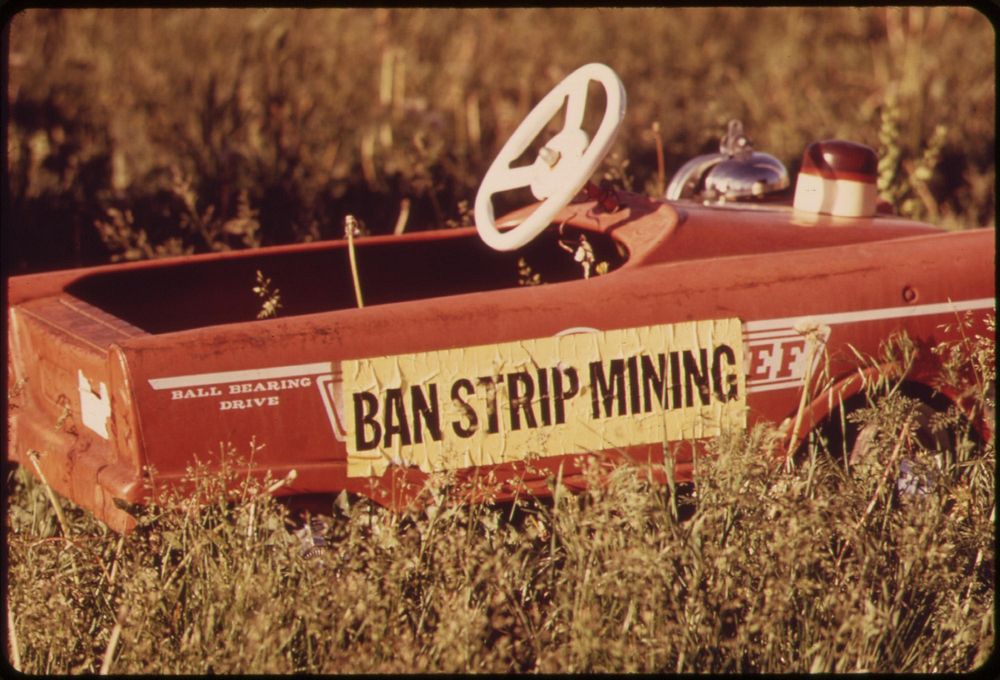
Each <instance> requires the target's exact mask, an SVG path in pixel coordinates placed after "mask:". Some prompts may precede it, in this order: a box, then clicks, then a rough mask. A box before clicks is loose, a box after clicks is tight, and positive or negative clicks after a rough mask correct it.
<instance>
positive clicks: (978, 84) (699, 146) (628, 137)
mask: <svg viewBox="0 0 1000 680" xmlns="http://www.w3.org/2000/svg"><path fill="white" fill-rule="evenodd" d="M993 45H994V34H993V29H992V26H991V25H990V22H989V21H988V19H987V18H986V17H985V16H983V15H982V14H980V13H979V12H977V11H976V10H974V9H971V8H962V7H935V8H930V7H913V8H827V9H806V8H774V9H756V8H687V9H639V8H630V9H598V8H592V9H568V8H560V9H424V10H407V9H393V10H389V9H377V10H373V9H313V10H309V9H271V10H268V9H224V10H223V9H164V10H160V9H54V10H43V9H32V10H27V11H25V12H22V13H20V14H18V15H16V16H14V18H13V21H12V23H11V25H10V34H9V46H10V60H9V76H10V79H9V89H8V100H7V102H8V106H9V109H8V110H9V113H10V126H9V137H8V168H7V174H6V175H5V178H4V180H5V183H4V190H5V192H7V193H6V194H5V197H4V201H3V204H4V208H5V210H6V213H5V216H4V217H5V219H4V224H5V225H6V226H5V232H6V235H7V237H8V239H9V240H8V245H9V247H8V248H6V249H5V251H6V254H5V256H6V257H7V259H8V263H9V264H11V265H12V266H13V267H14V269H15V271H19V270H28V269H31V270H37V269H44V268H52V267H57V266H67V265H73V264H82V263H94V262H102V261H106V260H107V259H108V258H109V257H110V256H119V257H124V258H139V257H153V256H158V255H163V254H177V253H182V252H189V251H204V250H211V249H224V248H235V247H246V246H254V245H265V244H270V243H280V242H289V241H296V240H308V239H318V238H337V237H339V236H340V232H339V225H340V224H342V222H343V218H344V215H346V214H348V213H350V214H353V215H356V216H357V217H358V218H359V219H360V220H362V221H363V222H365V223H366V224H367V225H368V226H369V228H370V229H371V230H372V231H374V232H381V233H388V232H391V231H392V230H393V227H394V225H395V224H396V223H397V221H398V219H399V217H400V215H401V214H403V213H405V214H406V215H407V217H406V224H405V226H406V228H408V229H420V228H429V227H443V226H447V225H449V224H458V223H462V222H463V221H466V222H467V221H468V207H469V206H470V205H471V204H472V200H473V198H474V195H475V191H476V188H477V186H478V182H479V179H480V178H481V176H482V175H483V173H484V171H485V169H486V167H487V164H488V162H489V161H490V159H491V158H492V157H493V155H494V154H495V153H496V152H497V150H498V149H499V147H500V145H501V144H502V143H503V141H504V140H505V139H506V138H507V136H508V135H509V134H510V133H511V132H512V130H513V129H514V127H515V126H516V125H517V123H518V122H519V121H520V120H521V119H522V118H523V116H524V115H525V114H526V113H527V111H528V110H530V108H531V106H532V105H533V104H534V103H535V102H536V101H537V100H538V99H539V98H540V97H541V96H542V95H543V94H544V93H545V92H546V91H547V90H548V89H549V88H551V87H552V85H553V84H555V83H556V82H557V81H558V80H559V79H561V78H562V77H563V76H564V75H565V74H567V73H568V72H569V71H571V70H572V69H574V68H575V67H577V66H578V65H580V64H582V63H585V62H588V61H603V62H605V63H608V64H609V65H611V66H612V67H613V68H614V69H615V70H616V71H617V72H618V73H619V74H620V75H621V77H622V79H623V81H624V82H625V84H626V87H627V89H628V96H629V108H628V115H627V118H626V121H625V129H624V131H623V133H622V134H621V135H620V137H619V142H618V144H617V147H616V149H615V150H614V154H615V156H614V158H613V159H612V161H611V166H610V167H609V172H611V174H613V175H616V177H617V178H618V179H620V180H621V181H622V183H623V184H627V185H628V186H631V187H633V188H634V189H636V190H638V191H646V192H649V193H653V194H659V195H662V191H663V189H664V187H663V186H662V185H663V181H664V178H662V177H660V176H659V174H658V165H657V145H658V143H657V138H658V137H659V138H660V139H661V140H662V143H663V145H664V150H665V165H666V170H667V177H669V174H670V173H671V172H672V171H673V170H675V169H676V168H678V167H679V166H680V165H681V163H683V161H685V160H686V159H687V158H689V157H691V156H693V155H695V154H696V153H699V152H704V151H706V150H711V149H714V148H715V146H716V145H717V143H718V138H719V137H720V136H721V134H722V133H723V132H724V126H725V123H726V121H727V120H728V119H729V118H731V117H734V116H735V117H741V118H742V119H743V120H744V122H745V123H746V127H747V130H748V131H749V133H750V134H751V136H752V138H753V139H754V141H755V143H756V144H757V147H758V148H761V149H764V150H768V151H770V152H771V153H774V154H775V155H777V156H778V157H779V158H780V159H781V160H783V161H784V162H785V163H786V164H787V165H788V166H789V168H790V170H792V171H793V172H794V171H795V170H796V169H797V166H798V164H799V159H800V158H801V154H802V151H803V149H804V147H805V145H806V144H807V143H808V142H810V141H813V140H816V139H823V138H830V137H845V138H849V139H854V140H856V141H860V142H863V143H867V144H870V145H872V146H873V147H876V148H879V149H880V151H881V153H882V155H883V157H884V158H887V159H888V160H886V161H885V163H884V167H883V171H884V173H883V174H884V179H885V181H886V182H887V183H888V185H887V188H888V189H891V191H890V192H889V194H890V197H891V198H892V199H893V200H894V201H895V202H896V203H897V206H898V207H899V208H900V209H901V210H902V211H903V212H904V213H906V214H911V215H913V216H916V217H927V218H933V219H935V221H937V222H941V223H944V224H946V225H949V226H952V227H974V226H978V225H985V224H992V223H993V220H994V205H995V198H994V183H995V181H994V178H995V170H994V167H995V158H994V140H995V130H994V119H995V110H996V102H995V99H996V93H995V70H996V64H995V58H994V50H993ZM887 121H888V122H887ZM656 125H658V126H659V132H657V131H655V130H654V126H656ZM938 126H943V131H942V132H937V130H938ZM933 145H936V146H937V149H936V152H935V153H933V154H931V156H932V157H930V158H926V156H927V154H926V153H925V151H926V150H927V149H928V148H930V147H931V146H933ZM616 168H617V169H618V170H621V171H622V172H617V173H616V172H615V169H616ZM922 168H923V169H922ZM890 185H891V186H890Z"/></svg>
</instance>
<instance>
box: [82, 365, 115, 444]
mask: <svg viewBox="0 0 1000 680" xmlns="http://www.w3.org/2000/svg"><path fill="white" fill-rule="evenodd" d="M76 373H77V379H78V385H79V389H80V415H81V416H82V418H83V424H84V426H86V427H88V428H89V429H91V430H93V431H94V432H96V433H97V434H99V435H100V436H102V437H104V438H105V439H107V438H108V422H107V421H108V418H110V417H111V397H110V396H108V386H107V385H105V384H104V383H100V384H99V387H98V389H99V390H100V395H97V394H94V391H93V389H92V388H91V386H90V381H89V380H87V377H86V376H85V375H84V374H83V371H81V370H79V369H77V372H76Z"/></svg>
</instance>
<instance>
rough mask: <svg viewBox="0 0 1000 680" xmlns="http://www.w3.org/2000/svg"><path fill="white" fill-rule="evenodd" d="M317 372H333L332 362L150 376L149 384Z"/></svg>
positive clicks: (203, 382)
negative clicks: (168, 376) (164, 376)
mask: <svg viewBox="0 0 1000 680" xmlns="http://www.w3.org/2000/svg"><path fill="white" fill-rule="evenodd" d="M318 373H333V362H331V361H321V362H319V363H316V364H297V365H295V366H275V367H273V368H252V369H249V370H245V371H223V372H222V373H195V374H193V375H178V376H174V377H172V378H150V380H149V384H150V386H151V387H152V388H153V389H154V390H171V389H178V388H182V387H198V386H201V385H218V384H221V383H233V382H250V381H254V380H275V379H278V378H295V377H297V376H300V375H316V374H318Z"/></svg>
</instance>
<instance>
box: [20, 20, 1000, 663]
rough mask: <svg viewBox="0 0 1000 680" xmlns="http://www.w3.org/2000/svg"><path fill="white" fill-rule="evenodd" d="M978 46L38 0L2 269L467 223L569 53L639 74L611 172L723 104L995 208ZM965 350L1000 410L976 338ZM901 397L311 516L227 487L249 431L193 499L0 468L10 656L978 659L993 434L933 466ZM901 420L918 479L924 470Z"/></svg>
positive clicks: (947, 36)
mask: <svg viewBox="0 0 1000 680" xmlns="http://www.w3.org/2000/svg"><path fill="white" fill-rule="evenodd" d="M994 41H995V36H994V33H993V29H992V26H991V25H990V23H989V21H988V20H987V19H986V18H985V17H984V16H982V15H981V14H979V13H978V12H976V11H974V10H970V9H966V8H910V9H898V8H892V9H881V8H844V9H835V10H822V9H797V8H791V9H750V8H741V9H709V8H706V9H684V10H674V9H669V10H667V9H655V10H654V9H649V10H638V9H615V10H610V9H608V10H601V9H587V10H570V9H558V10H543V9H532V10H527V9H524V10H426V11H414V10H369V9H344V10H262V9H250V10H197V9H183V10H154V9H141V10H95V9H81V10H31V11H28V12H26V13H24V14H21V15H18V16H17V17H15V19H14V21H13V23H12V25H11V28H10V34H9V47H10V59H9V76H10V77H9V92H8V107H9V108H8V111H9V113H10V119H9V123H10V125H9V136H8V148H7V151H8V156H7V159H8V167H7V168H6V172H5V174H4V184H3V190H4V194H3V201H2V209H3V211H4V212H3V224H4V227H3V236H4V261H5V265H6V266H7V271H8V272H10V273H17V272H25V271H38V270H45V269H51V268H56V267H62V266H73V265H78V264H95V263H103V262H107V261H110V260H120V259H137V258H146V257H158V256H162V255H169V254H176V253H182V252H204V251H209V250H220V249H226V248H242V247H255V246H260V245H267V244H273V243H283V242H291V241H302V240H312V239H321V238H335V237H339V236H340V235H341V234H342V233H343V232H342V224H343V219H344V217H345V215H346V214H348V213H351V214H354V215H356V216H357V217H358V218H359V219H361V220H363V221H364V222H365V223H366V225H367V227H368V228H369V229H370V230H371V231H373V232H377V233H385V232H389V231H392V229H393V226H394V225H395V224H396V222H397V220H398V218H399V214H400V212H401V211H405V210H407V209H408V210H409V217H408V221H407V224H406V227H407V229H427V228H434V227H447V226H451V225H456V224H461V223H463V222H464V221H467V220H468V206H469V205H471V203H472V201H473V199H474V196H475V191H476V188H477V186H478V181H479V178H480V177H481V176H482V174H483V172H484V171H485V169H486V167H488V164H489V162H490V160H491V158H492V156H493V154H495V153H496V151H497V150H498V149H499V147H500V145H501V144H502V143H503V141H504V140H505V139H506V137H507V135H509V134H510V132H511V131H512V130H513V129H514V127H515V126H516V125H517V124H518V122H519V121H520V120H521V118H522V117H523V116H524V114H525V113H526V112H527V111H528V110H530V108H531V106H532V105H533V103H534V102H535V101H537V100H538V99H539V98H540V97H541V96H542V95H543V94H544V93H545V92H546V91H547V90H548V89H549V88H550V87H551V86H552V85H553V84H554V83H556V82H557V81H558V80H559V79H561V78H562V77H563V76H564V75H565V74H566V73H568V72H569V71H571V70H572V69H573V68H575V67H576V66H578V65H579V64H582V63H585V62H589V61H602V62H605V63H607V64H609V65H611V66H612V67H613V68H614V69H615V70H616V71H617V72H618V73H619V75H620V76H621V77H622V79H623V81H624V82H625V85H626V88H627V90H628V96H629V108H628V112H627V117H626V121H625V127H624V130H623V131H622V133H621V134H620V135H619V138H618V139H619V141H618V142H616V147H615V152H614V155H613V156H612V158H610V159H609V161H608V162H607V163H606V165H605V168H604V169H603V171H604V172H605V173H606V174H607V175H609V176H611V177H613V178H614V179H615V181H616V182H618V183H619V185H623V186H626V187H631V188H632V189H633V190H636V191H641V192H648V193H651V194H660V193H662V191H663V181H662V178H661V177H659V176H658V174H657V161H656V146H657V134H659V135H660V137H661V139H662V143H663V145H664V148H665V151H666V168H667V177H669V175H670V173H671V172H672V171H673V170H675V169H676V168H677V167H679V166H680V165H681V163H683V162H684V160H686V159H687V158H689V157H690V156H692V155H694V154H696V153H702V152H705V151H709V150H714V148H715V147H716V145H717V143H718V138H719V137H720V136H721V135H722V133H723V132H724V129H725V124H726V122H727V121H728V120H729V119H730V118H732V117H741V118H742V119H743V120H744V123H745V124H746V127H747V129H748V131H749V133H750V135H751V137H752V138H753V140H754V142H755V145H756V147H757V148H758V149H761V150H765V151H768V152H770V153H773V154H774V155H776V156H777V157H778V158H780V159H781V160H782V161H784V162H785V163H786V165H787V166H788V167H789V170H790V171H791V172H792V173H794V172H795V171H796V170H797V167H798V164H799V158H800V156H801V153H802V150H803V148H804V147H805V145H806V144H807V143H808V142H810V141H813V140H815V139H824V138H830V137H843V138H848V139H854V140H857V141H861V142H864V143H867V144H870V145H871V146H873V147H875V148H878V149H879V152H880V156H881V158H882V162H881V164H880V178H881V180H882V182H883V185H882V189H883V193H884V196H885V197H886V198H888V199H889V200H891V201H893V202H894V203H895V205H896V206H897V209H898V210H899V211H900V212H902V213H904V214H907V215H912V216H915V217H919V218H925V219H929V220H932V221H935V222H940V223H942V224H944V225H946V226H948V227H950V228H956V229H958V228H975V227H980V226H987V225H989V226H992V225H993V224H994V219H995V218H994V211H995V193H994V184H995V157H994V153H995V129H994V119H995V61H994ZM654 125H658V126H659V132H658V133H657V132H656V131H655V130H654ZM407 205H408V206H409V207H408V208H406V207H405V206H407ZM973 350H974V352H973V354H972V355H971V356H970V355H969V354H966V355H964V359H966V360H970V361H972V363H973V365H974V366H975V367H976V369H977V373H976V375H977V376H978V385H979V387H980V388H981V389H979V395H980V397H981V400H982V403H984V404H987V405H988V406H989V407H990V408H992V409H994V411H995V394H992V395H991V394H989V393H988V390H986V389H985V388H986V387H987V386H989V385H991V384H995V379H996V376H995V364H994V355H995V346H994V345H993V343H992V342H991V341H989V342H985V343H980V345H979V346H977V347H975V348H973ZM946 377H947V376H946ZM910 406H911V405H910V404H908V403H907V402H905V401H903V400H901V397H900V396H899V395H896V396H895V397H894V398H891V399H887V400H885V401H883V402H882V403H880V405H879V406H877V407H873V408H871V409H868V410H865V411H863V412H861V413H860V414H859V417H860V418H862V419H863V420H864V422H865V423H868V424H871V426H872V428H874V429H873V430H872V431H874V432H876V436H874V437H873V439H872V444H871V451H870V455H869V456H868V457H867V458H866V459H865V460H864V461H862V462H861V463H860V464H859V465H857V466H853V467H852V468H851V469H850V470H847V471H845V470H844V469H843V467H842V466H840V465H838V463H837V461H836V459H835V457H831V456H830V455H828V453H827V452H826V451H825V450H824V449H823V442H820V441H813V442H811V443H810V448H809V451H807V452H806V454H807V455H805V456H804V457H803V458H802V459H801V460H799V461H798V463H797V464H796V465H789V466H783V465H777V466H776V465H773V464H768V463H767V461H768V459H769V458H768V455H767V452H768V451H769V447H770V446H771V445H772V444H773V440H774V438H775V437H776V434H775V432H774V431H773V430H772V429H769V428H767V427H761V428H758V429H756V430H754V431H753V432H751V433H747V434H745V435H733V436H729V437H725V438H721V439H719V440H718V441H716V442H714V443H713V444H712V446H711V447H710V448H711V455H710V456H707V457H704V458H700V459H699V460H698V463H697V464H698V470H697V478H698V486H697V488H696V489H695V490H693V491H692V490H687V493H675V494H671V493H670V489H669V488H659V487H654V486H650V485H648V484H646V483H645V482H643V481H642V478H641V477H640V476H637V475H636V474H635V470H634V469H630V468H621V469H617V470H614V471H612V472H610V473H608V472H606V471H605V472H604V473H603V474H604V475H606V476H605V477H602V479H603V482H602V483H600V484H598V483H595V484H594V486H593V490H592V491H591V492H589V493H586V494H579V495H573V494H569V493H567V492H565V490H563V489H560V488H559V487H558V486H556V485H555V482H554V481H553V485H554V487H553V488H555V490H556V492H555V497H554V498H553V499H552V500H551V501H548V502H541V501H532V500H524V501H521V502H519V503H516V504H513V505H510V504H508V505H504V506H491V505H477V506H468V507H466V506H452V505H449V504H448V503H447V502H444V499H445V498H446V497H447V496H446V493H447V487H448V483H449V479H448V477H447V476H440V477H435V478H434V485H433V488H432V490H431V493H432V496H433V497H434V498H435V499H436V500H437V501H438V502H436V503H435V504H433V505H431V506H430V507H428V508H424V509H413V510H412V511H410V512H406V513H390V512H387V511H385V510H383V509H381V508H379V507H376V506H372V505H370V504H369V503H367V502H366V501H363V500H358V499H353V498H346V497H345V498H340V499H336V500H331V501H330V503H329V505H328V510H327V511H326V512H324V513H322V514H321V516H319V517H316V518H315V519H317V520H318V523H316V524H315V526H313V525H312V524H310V523H309V522H308V518H307V517H304V516H301V515H298V514H294V513H292V512H291V511H290V510H289V509H288V508H287V507H286V506H284V505H282V504H280V503H278V502H276V501H275V500H274V499H273V498H271V497H270V496H269V495H268V494H267V493H266V492H265V490H264V489H263V488H262V487H260V486H256V485H254V484H252V483H247V482H241V478H240V473H239V469H240V466H239V460H240V459H241V458H245V457H248V456H249V455H250V453H251V452H250V447H251V446H253V444H251V443H250V442H231V443H229V446H228V450H227V454H226V458H227V460H229V461H231V462H232V465H230V466H229V467H228V468H227V471H226V472H224V473H223V474H222V475H206V474H204V470H200V469H193V470H192V471H191V474H192V476H193V477H195V478H196V479H197V484H198V485H199V487H200V488H201V490H202V492H203V493H204V495H205V496H207V497H208V498H210V499H212V500H213V502H211V503H209V504H208V505H207V506H204V507H195V506H194V505H193V504H192V503H191V502H190V499H187V498H171V497H167V498H163V499H160V500H159V502H158V504H157V505H156V506H154V507H152V508H151V509H149V510H148V511H146V512H145V513H143V514H142V519H141V526H140V527H139V529H137V530H136V531H135V532H134V533H132V534H130V535H128V536H125V537H122V536H118V535H116V534H113V533H111V532H110V531H108V530H107V529H106V528H105V527H104V526H103V525H101V524H99V523H98V522H96V521H95V520H93V519H92V518H91V517H90V516H89V515H88V514H87V513H85V512H84V511H82V510H80V509H79V508H76V507H75V506H73V505H72V504H71V503H69V502H66V501H63V500H61V499H54V498H53V497H51V496H50V495H49V494H48V493H47V489H46V487H45V485H44V484H43V483H42V482H40V481H38V480H37V479H35V478H34V477H32V476H31V475H30V474H28V473H27V471H26V470H24V469H21V468H17V469H8V470H6V472H5V478H4V480H3V481H4V485H5V488H4V496H5V501H6V503H5V506H6V507H5V521H6V530H7V534H6V548H7V552H6V554H5V563H4V567H5V569H4V576H5V579H6V583H5V585H6V595H7V602H6V605H7V606H6V608H5V614H6V623H5V626H4V627H5V629H6V630H7V631H8V636H7V640H6V641H5V643H6V647H5V649H4V654H5V655H6V657H7V659H8V660H10V661H12V662H13V663H14V664H15V665H16V666H17V667H18V668H20V669H22V670H24V671H26V672H28V673H55V674H60V673H98V672H102V671H106V672H112V673H151V674H156V673H192V674H201V673H206V672H211V673H236V672H241V673H271V672H273V673H286V672H312V673H335V672H352V673H356V672H371V673H381V672H421V671H426V672H433V671H439V672H442V671H443V672H463V671H464V672H509V671H518V672H548V671H551V672H556V671H562V672H588V671H594V672H599V671H649V672H655V671H661V672H699V673H710V672H740V671H742V672H754V671H758V672H759V671H764V672H795V671H801V672H810V671H813V672H850V671H874V672H928V673H937V672H955V671H957V672H962V671H968V670H970V669H973V668H976V667H978V666H980V665H982V664H983V663H984V662H985V661H986V660H987V658H988V657H989V655H990V653H991V652H992V651H993V648H994V644H995V629H994V625H995V611H994V606H995V605H994V598H995V592H994V583H995V552H994V548H995V533H994V532H995V519H996V517H995V514H996V510H995V493H994V489H995V479H994V470H995V440H994V439H993V438H992V437H991V438H990V439H989V440H988V441H986V442H981V441H974V439H973V438H972V437H971V436H969V435H968V433H965V435H963V436H962V437H960V438H959V440H958V441H957V442H956V443H955V447H954V450H953V451H949V452H947V454H946V455H945V456H944V457H943V458H942V459H941V460H935V459H933V457H932V456H931V454H930V452H927V451H924V450H922V449H920V448H919V446H917V445H916V443H915V442H913V441H912V440H910V439H908V438H907V437H906V434H905V432H906V427H905V424H904V423H905V414H906V413H907V412H908V411H909V410H910ZM265 444H266V443H265ZM904 445H905V446H906V447H910V446H911V445H912V446H913V447H915V448H913V449H912V451H910V452H909V453H908V454H907V457H906V462H907V464H911V465H915V466H916V468H915V469H920V470H925V471H926V470H934V471H935V472H933V474H931V473H930V472H928V473H927V476H926V477H924V478H923V479H933V483H930V484H927V485H926V486H924V487H922V488H920V489H919V490H918V491H917V492H916V493H907V492H906V477H905V475H904V474H903V472H902V471H901V463H902V462H903V461H901V459H900V451H901V447H902V446H904ZM205 453H208V452H205ZM599 473H600V471H599V470H597V469H596V468H595V471H594V475H595V480H596V479H597V478H598V476H599ZM230 483H232V485H234V486H235V487H236V491H235V492H233V491H227V490H226V489H227V488H228V486H229V484H230ZM310 527H312V529H313V530H314V531H315V536H316V537H315V539H311V538H310V537H308V536H305V538H303V536H300V535H299V534H301V533H302V532H304V531H305V530H306V529H309V528H310ZM296 531H298V532H299V533H296ZM307 539H308V540H307ZM304 541H305V542H304ZM304 546H314V547H313V549H311V550H305V549H304Z"/></svg>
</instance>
